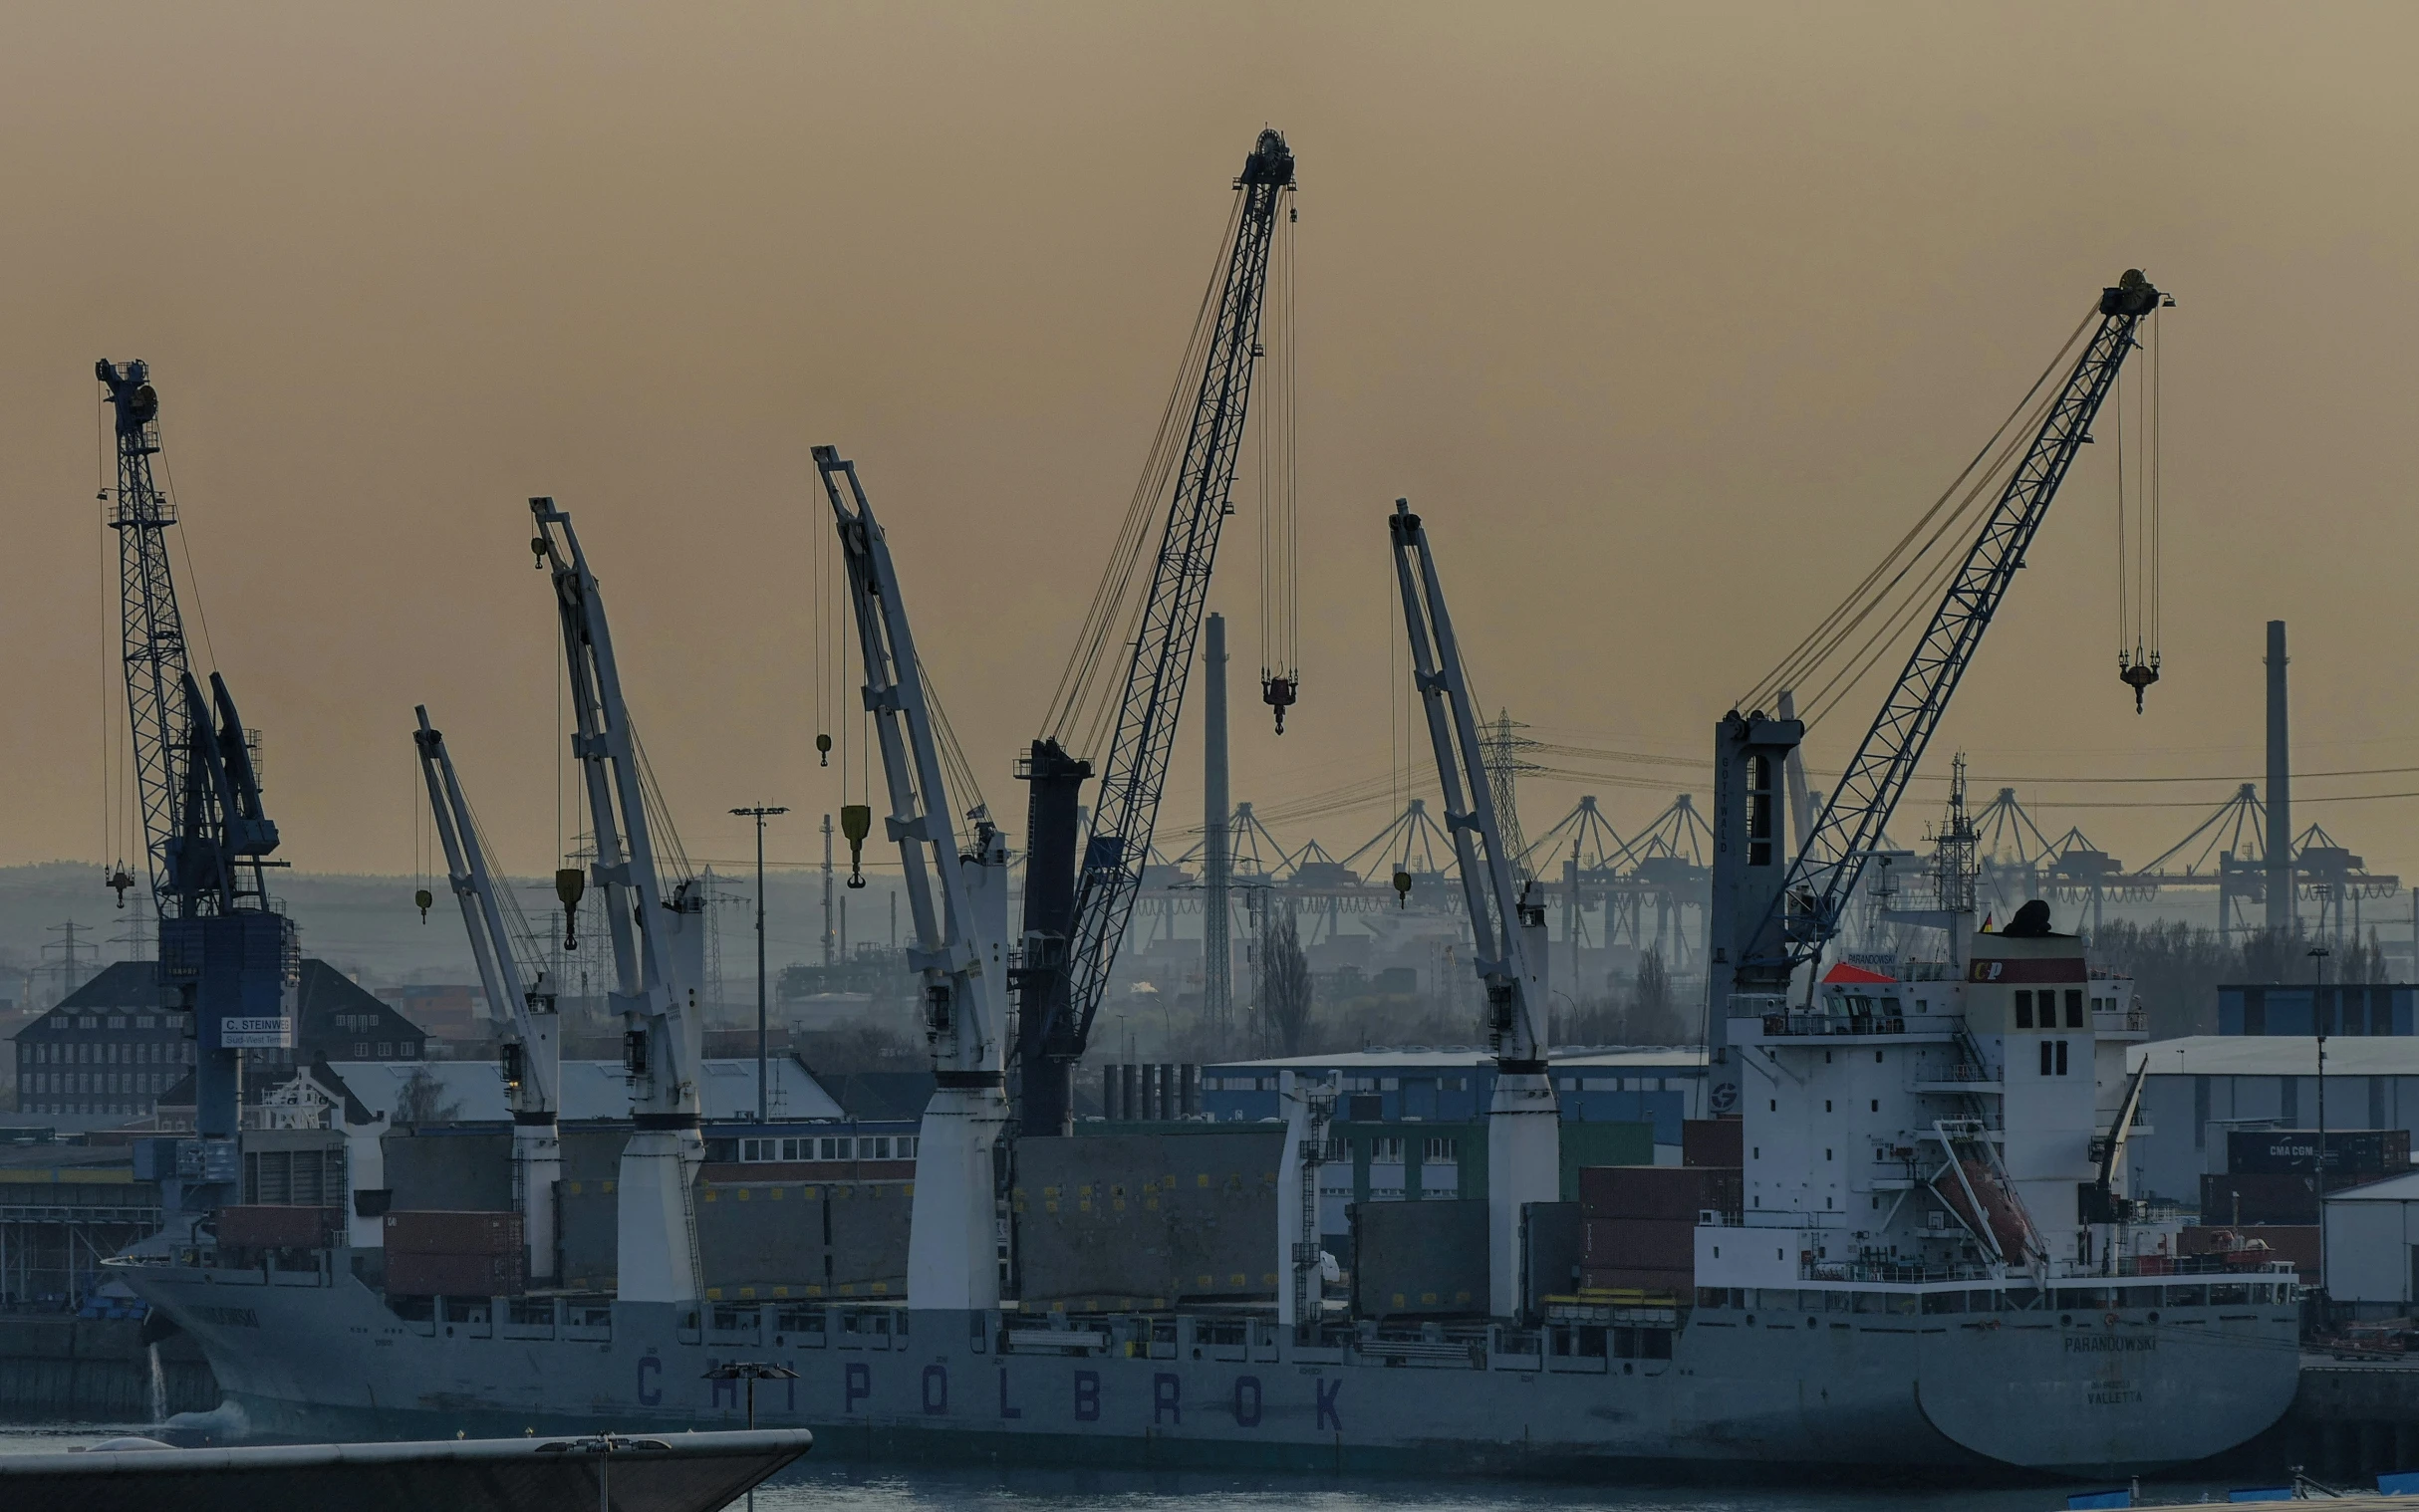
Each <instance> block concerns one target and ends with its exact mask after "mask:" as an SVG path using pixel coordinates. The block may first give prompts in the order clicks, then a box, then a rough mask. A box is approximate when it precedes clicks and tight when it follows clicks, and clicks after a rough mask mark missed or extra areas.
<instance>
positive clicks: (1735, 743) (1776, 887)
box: [1706, 269, 2172, 1113]
mask: <svg viewBox="0 0 2419 1512" xmlns="http://www.w3.org/2000/svg"><path fill="white" fill-rule="evenodd" d="M2162 303H2172V301H2166V300H2165V297H2164V296H2163V295H2161V294H2160V292H2159V291H2158V290H2157V289H2156V288H2154V287H2152V285H2151V283H2150V281H2149V280H2148V279H2146V278H2144V277H2143V276H2142V274H2141V272H2140V270H2139V269H2128V270H2127V271H2126V273H2125V275H2124V277H2123V278H2121V279H2119V280H2118V282H2117V283H2116V285H2115V286H2114V287H2112V288H2108V289H2103V290H2102V291H2101V292H2100V298H2099V302H2098V306H2097V315H2098V320H2099V324H2098V326H2097V328H2096V329H2093V330H2091V335H2090V338H2089V340H2088V342H2087V343H2086V344H2085V345H2084V347H2083V350H2082V352H2081V354H2080V355H2079V356H2078V357H2077V358H2076V359H2075V361H2074V366H2073V367H2072V369H2071V370H2069V371H2068V373H2067V375H2066V378H2065V381H2064V383H2063V385H2062V386H2061V387H2060V388H2058V389H2057V390H2056V391H2055V393H2054V394H2053V395H2052V396H2051V397H2050V398H2049V399H2048V400H2047V401H2046V402H2045V403H2043V404H2042V405H2041V406H2040V408H2039V411H2038V414H2039V418H2038V422H2037V428H2035V429H2033V430H2032V432H2031V437H2030V440H2029V442H2028V444H2025V446H2024V449H2023V450H2022V452H2021V454H2020V456H2019V455H2018V454H2017V453H2016V450H2015V447H2014V440H2012V441H2011V443H2010V445H2009V447H2008V449H2007V450H2005V451H2002V452H2000V453H1999V455H2000V457H2001V458H2003V459H2005V460H2012V461H2013V462H2014V466H2013V469H2012V470H2011V471H2010V472H2009V473H2008V478H2007V482H2006V484H2005V486H2004V487H2003V488H2002V489H2001V490H2000V492H1999V495H1998V498H1997V501H1996V503H1995V504H1993V505H1992V507H1991V508H1990V510H1989V512H1988V514H1987V515H1985V516H1984V518H1983V523H1982V529H1981V532H1980V534H1979V535H1978V536H1977V537H1976V538H1975V540H1974V544H1973V545H1972V546H1971V547H1970V548H1969V549H1968V550H1967V551H1966V553H1965V556H1964V558H1963V560H1962V561H1960V562H1958V563H1957V565H1956V566H1955V568H1954V569H1953V570H1952V571H1950V572H1949V573H1948V575H1947V592H1946V594H1945V595H1944V596H1943V597H1942V598H1941V600H1940V602H1939V603H1938V604H1937V605H1936V606H1935V607H1934V608H1933V610H1932V613H1931V620H1930V623H1929V624H1928V625H1927V626H1926V628H1925V630H1923V632H1922V636H1921V638H1920V639H1918V640H1917V642H1916V644H1915V648H1914V650H1913V652H1912V653H1911V654H1910V655H1909V656H1908V658H1907V663H1906V666H1905V668H1904V669H1903V670H1901V671H1900V673H1899V675H1898V680H1897V681H1896V682H1895V683H1894V684H1893V685H1892V686H1891V688H1890V692H1889V695H1888V696H1887V697H1886V698H1884V699H1883V700H1882V706H1881V712H1880V713H1879V714H1878V715H1876V716H1875V717H1874V720H1873V724H1872V727H1871V728H1870V729H1868V730H1867V731H1866V733H1865V736H1864V739H1863V741H1862V742H1861V743H1860V744H1859V745H1858V747H1857V750H1856V755H1855V757H1854V759H1853V760H1851V761H1850V762H1849V763H1848V766H1847V770H1846V772H1845V773H1844V774H1843V775H1842V776H1841V778H1840V780H1839V782H1838V784H1837V785H1836V786H1835V787H1834V788H1833V790H1832V793H1831V797H1830V801H1829V802H1828V803H1827V804H1825V805H1824V806H1823V809H1822V812H1821V814H1820V816H1819V817H1818V818H1817V819H1816V820H1815V822H1814V827H1813V831H1812V834H1811V835H1810V837H1809V838H1808V840H1807V842H1806V844H1805V845H1804V846H1803V847H1802V848H1801V849H1799V850H1798V853H1797V855H1796V857H1795V858H1794V859H1793V860H1792V859H1790V857H1789V854H1788V852H1789V847H1788V846H1787V844H1786V840H1785V836H1784V835H1783V833H1782V830H1781V825H1780V822H1779V820H1780V816H1779V813H1778V810H1779V807H1780V804H1779V801H1778V800H1779V797H1780V793H1779V791H1778V784H1779V782H1780V780H1781V778H1782V774H1783V771H1784V768H1785V765H1786V763H1787V760H1788V757H1789V756H1790V754H1791V753H1792V752H1793V751H1794V750H1795V749H1796V747H1797V746H1798V744H1799V743H1800V741H1802V739H1803V738H1804V734H1805V725H1804V723H1803V722H1802V721H1800V720H1797V719H1794V718H1792V719H1778V718H1769V717H1766V716H1765V715H1764V714H1763V713H1762V712H1761V710H1760V708H1757V707H1755V705H1756V703H1757V701H1758V700H1759V699H1760V697H1761V696H1762V695H1763V694H1764V692H1765V691H1767V690H1769V691H1771V692H1773V693H1777V691H1778V690H1779V689H1782V688H1795V689H1803V688H1804V687H1806V686H1807V685H1808V684H1807V682H1806V680H1805V674H1806V672H1807V671H1808V669H1809V668H1810V667H1811V666H1812V665H1814V664H1817V663H1820V662H1822V661H1824V660H1825V658H1827V657H1829V656H1831V655H1833V654H1834V653H1835V652H1836V651H1837V650H1839V649H1840V648H1841V647H1842V646H1843V645H1846V644H1849V643H1850V642H1851V641H1853V642H1854V644H1855V648H1854V649H1853V650H1851V651H1849V653H1848V654H1849V662H1848V664H1849V666H1850V667H1851V668H1854V667H1855V665H1856V663H1857V662H1858V660H1859V659H1862V660H1863V662H1864V664H1866V665H1869V664H1870V655H1873V654H1878V652H1868V648H1869V647H1870V646H1872V645H1873V644H1874V643H1875V641H1874V640H1872V639H1866V638H1864V637H1865V636H1866V634H1867V633H1868V631H1867V630H1866V621H1867V620H1868V619H1871V618H1875V617H1876V616H1877V614H1878V619H1879V621H1880V626H1879V628H1878V629H1876V630H1871V631H1870V633H1871V634H1873V635H1874V636H1876V637H1880V643H1881V644H1882V645H1884V646H1885V647H1886V645H1887V643H1888V640H1887V638H1886V637H1887V634H1888V631H1889V630H1890V629H1891V628H1892V626H1893V625H1894V624H1895V623H1899V622H1898V620H1897V617H1898V616H1899V615H1900V613H1901V609H1900V608H1899V607H1896V606H1893V607H1890V608H1887V609H1879V608H1878V601H1879V599H1880V597H1881V596H1882V595H1884V594H1887V593H1888V592H1890V591H1891V589H1892V588H1893V587H1894V586H1895V585H1896V584H1897V583H1898V582H1899V581H1900V579H1901V578H1904V577H1906V576H1909V575H1913V576H1914V578H1915V582H1916V584H1917V588H1916V590H1915V591H1914V595H1911V596H1910V599H1909V600H1908V601H1907V607H1908V608H1915V607H1920V603H1921V599H1920V597H1917V596H1919V595H1920V594H1921V592H1922V587H1923V585H1924V584H1925V582H1926V580H1927V579H1928V578H1929V576H1930V573H1929V569H1928V568H1927V569H1923V570H1921V571H1918V570H1917V569H1916V566H1915V564H1916V563H1917V562H1918V561H1919V560H1920V558H1921V555H1922V553H1923V551H1924V550H1925V549H1926V547H1927V546H1928V545H1929V542H1925V543H1924V544H1923V545H1915V546H1910V544H1909V543H1910V542H1914V541H1916V540H1917V539H1918V532H1922V531H1924V530H1925V529H1927V528H1928V527H1929V526H1930V525H1931V523H1932V522H1933V520H1934V519H1935V517H1936V516H1938V515H1939V514H1940V512H1941V511H1942V510H1943V509H1944V508H1946V507H1948V505H1949V504H1950V501H1951V498H1952V496H1953V495H1954V494H1955V492H1956V485H1954V484H1953V485H1952V487H1951V489H1950V491H1949V492H1948V493H1945V494H1943V495H1942V498H1941V501H1940V503H1938V504H1936V505H1935V506H1934V509H1933V512H1932V513H1931V514H1928V515H1927V516H1926V517H1925V521H1924V523H1923V524H1920V525H1919V526H1918V528H1917V532H1911V533H1910V536H1909V538H1908V540H1907V541H1902V543H1901V545H1900V548H1899V550H1898V551H1897V552H1894V553H1893V554H1892V557H1891V558H1890V559H1888V560H1885V563H1884V566H1883V568H1881V569H1877V570H1876V572H1875V574H1873V575H1872V576H1869V577H1868V578H1867V579H1866V580H1865V582H1864V583H1862V584H1860V585H1859V586H1858V588H1857V589H1856V590H1855V591H1854V592H1852V593H1851V594H1850V596H1849V599H1848V601H1847V603H1846V604H1844V605H1843V606H1842V607H1841V609H1840V610H1837V611H1834V612H1833V614H1832V615H1831V616H1830V617H1829V618H1828V619H1826V621H1825V622H1824V624H1823V625H1822V626H1821V627H1819V628H1818V629H1817V630H1816V631H1815V632H1814V634H1812V635H1809V636H1808V637H1807V639H1806V640H1805V641H1803V642H1801V643H1800V644H1799V646H1798V647H1797V648H1796V649H1795V650H1793V651H1792V652H1791V653H1790V655H1789V656H1787V657H1784V658H1783V659H1782V661H1781V663H1780V664H1779V665H1778V666H1777V667H1775V668H1774V670H1773V671H1772V673H1771V674H1769V675H1768V676H1767V677H1766V678H1765V680H1764V682H1763V683H1761V684H1759V685H1758V688H1757V690H1756V691H1755V692H1752V693H1750V694H1749V696H1748V697H1747V698H1743V699H1742V700H1740V701H1741V703H1742V704H1744V705H1747V706H1749V707H1750V708H1754V709H1755V711H1754V712H1751V713H1747V714H1742V713H1740V712H1739V711H1738V710H1737V709H1736V708H1735V709H1734V710H1733V711H1732V712H1731V713H1730V714H1729V715H1728V716H1726V717H1725V718H1724V719H1723V721H1722V723H1721V725H1720V727H1719V728H1718V731H1717V733H1716V738H1715V743H1714V752H1715V754H1714V766H1715V793H1716V798H1715V808H1714V813H1715V818H1714V834H1715V853H1714V867H1715V881H1714V893H1713V905H1712V919H1711V929H1710V934H1711V939H1712V942H1713V948H1714V958H1713V961H1712V963H1711V965H1710V967H1709V969H1708V971H1707V974H1706V975H1707V983H1706V986H1707V1004H1708V1017H1709V1023H1708V1039H1707V1044H1708V1045H1709V1046H1710V1047H1712V1056H1713V1059H1714V1061H1715V1069H1714V1072H1713V1077H1712V1082H1713V1098H1714V1101H1715V1106H1716V1111H1717V1112H1718V1113H1729V1112H1732V1111H1733V1110H1734V1109H1735V1108H1736V1106H1737V1099H1738V1091H1739V1072H1738V1068H1737V1065H1736V1064H1735V1058H1732V1057H1728V1056H1727V1055H1726V1054H1725V1050H1726V1048H1727V1043H1726V1042H1727V1034H1726V1025H1727V1021H1728V1020H1729V1018H1730V1017H1731V1016H1732V1015H1734V1014H1738V1013H1741V1012H1747V1013H1760V1012H1762V1011H1763V1009H1762V1007H1760V1006H1755V1000H1763V1001H1764V1002H1766V1003H1770V1004H1775V1005H1776V1004H1777V1003H1779V1002H1780V1001H1782V1000H1785V998H1786V996H1787V994H1788V989H1789V980H1790V976H1791V973H1792V972H1793V971H1794V970H1795V969H1796V968H1797V967H1798V966H1801V965H1804V964H1806V963H1807V962H1810V961H1812V960H1814V959H1816V958H1817V957H1818V956H1819V955H1820V954H1821V952H1822V950H1823V947H1824V946H1825V945H1827V944H1828V943H1829V942H1830V940H1831V939H1832V938H1833V936H1835V935H1836V934H1837V933H1838V931H1839V928H1840V924H1841V920H1842V918H1843V916H1844V915H1845V913H1846V909H1847V904H1848V900H1849V897H1850V894H1851V893H1852V892H1853V891H1854V890H1855V886H1856V881H1857V878H1858V876H1859V875H1860V873H1861V872H1862V870H1863V868H1864V865H1865V862H1866V859H1867V858H1868V857H1869V856H1870V855H1871V854H1872V853H1873V852H1874V851H1875V850H1876V849H1878V848H1879V847H1880V846H1881V844H1882V829H1883V827H1884V826H1885V825H1886V824H1888V822H1889V819H1890V815H1891V812H1892V810H1894V809H1895V808H1896V807H1897V805H1898V801H1899V799H1900V797H1901V796H1902V795H1903V794H1904V793H1905V792H1906V788H1907V784H1908V782H1909V780H1910V779H1911V778H1912V777H1913V776H1914V774H1915V768H1916V766H1917V764H1918V763H1919V762H1920V761H1921V760H1922V759H1923V754H1924V748H1925V746H1926V745H1928V744H1929V743H1930V741H1931V738H1932V734H1933V731H1934V730H1936V729H1938V728H1939V726H1940V721H1941V717H1942V716H1943V715H1944V714H1946V713H1947V712H1948V708H1949V700H1950V698H1951V696H1952V695H1954V694H1955V693H1956V691H1957V684H1958V681H1959V679H1960V678H1961V677H1963V676H1964V675H1965V672H1966V668H1967V667H1968V666H1969V665H1971V664H1972V663H1973V659H1974V653H1975V651H1976V649H1977V648H1978V647H1979V646H1980V645H1981V644H1982V638H1983V632H1984V631H1985V630H1988V629H1989V628H1990V625H1991V621H1992V618H1993V616H1994V615H1995V614H1996V613H1997V612H1998V610H1999V607H2000V604H2001V602H2002V601H2003V600H2005V599H2006V597H2007V594H2008V589H2009V587H2010V586H2011V585H2012V584H2013V583H2014V581H2015V578H2016V569H2017V568H2019V567H2021V566H2023V564H2024V553H2025V551H2026V550H2027V548H2029V547H2030V546H2031V544H2032V538H2033V535H2034V534H2035V533H2036V532H2037V531H2038V530H2039V529H2040V524H2041V521H2042V519H2043V518H2044V517H2045V516H2046V515H2047V513H2048V509H2049V504H2050V501H2051V500H2052V499H2054V498H2055V497H2056V496H2057V491H2058V485H2059V484H2061V483H2062V482H2064V481H2065V477H2066V473H2067V470H2068V468H2070V467H2071V466H2072V465H2073V463H2074V457H2075V453H2076V451H2077V450H2078V449H2080V448H2081V447H2082V445H2083V444H2084V443H2085V442H2086V441H2088V440H2089V439H2090V431H2091V422H2092V419H2093V417H2094V416H2095V415H2097V414H2098V413H2099V410H2100V405H2101V403H2102V401H2104V400H2105V399H2106V398H2107V396H2108V393H2109V390H2110V388H2111V387H2112V386H2113V385H2114V384H2115V382H2116V378H2117V374H2118V372H2119V370H2120V369H2121V368H2122V367H2123V366H2124V362H2125V359H2126V357H2127V356H2128V355H2129V354H2130V353H2131V352H2132V351H2133V350H2134V349H2135V347H2136V346H2137V345H2139V343H2138V340H2137V337H2136V331H2137V328H2139V327H2140V326H2141V324H2142V322H2143V321H2144V320H2145V319H2147V318H2149V317H2150V315H2151V314H2152V312H2154V311H2156V310H2158V309H2159V308H2160V307H2161V305H2162ZM2090 328H2091V317H2090V316H2086V317H2085V318H2084V321H2083V323H2082V325H2080V326H2078V327H2076V331H2075V337H2074V338H2069V340H2068V345H2067V349H2066V350H2072V346H2073V342H2074V340H2075V339H2076V338H2080V337H2081V336H2082V335H2083V333H2084V331H2085V330H2086V329H2090ZM2063 360H2064V352H2063V351H2061V352H2060V354H2059V356H2058V358H2057V359H2054V360H2053V361H2052V363H2051V366H2050V369H2049V370H2048V371H2047V372H2044V373H2043V375H2042V378H2041V379H2040V380H2038V381H2036V383H2035V388H2034V391H2035V392H2039V391H2040V390H2041V388H2042V387H2043V386H2044V385H2045V383H2046V380H2047V378H2049V376H2050V374H2052V373H2054V372H2055V370H2056V366H2057V363H2058V362H2061V361H2063ZM2031 400H2032V395H2031V394H2027V395H2026V397H2025V400H2024V402H2022V403H2019V405H2018V406H2017V410H2016V414H2014V415H2012V416H2011V417H2010V419H2009V420H2008V422H2007V423H2006V424H2004V425H2003V426H2002V427H2001V433H2000V434H2001V435H2013V437H2014V438H2016V439H2020V438H2021V436H2022V433H2023V427H2022V426H2021V424H2020V419H2021V418H2022V417H2023V416H2024V414H2025V412H2026V409H2027V407H2028V406H2029V405H2030V404H2031ZM1999 446H2000V436H1994V437H1993V439H1992V441H1991V443H1989V444H1987V445H1986V446H1985V448H1984V450H1983V452H1982V453H1981V454H1979V455H1978V456H1977V458H1976V459H1975V462H1974V463H1972V464H1969V468H1968V475H1975V474H1976V469H1977V468H1982V469H1983V470H1982V471H1981V472H1980V474H1979V477H1978V480H1977V482H1976V485H1975V488H1974V490H1973V492H1971V493H1969V494H1968V496H1967V497H1968V499H1969V500H1972V499H1976V498H1979V497H1980V494H1981V491H1982V488H1983V486H1984V485H1985V484H1986V483H1987V482H1988V480H1989V478H1991V477H1992V476H1994V475H1996V472H1997V470H1998V465H1997V464H1995V465H1991V466H1985V463H1986V460H1987V459H1989V458H1990V457H1991V456H1992V454H1993V452H1994V451H1995V449H1997V448H1998V447H1999ZM1960 481H1961V482H1962V481H1963V479H1962V478H1961V480H1960ZM1956 518H1957V517H1956V515H1955V514H1951V515H1950V516H1949V517H1948V520H1947V521H1945V522H1943V523H1942V525H1941V528H1940V529H1939V530H1937V531H1934V532H1933V533H1932V535H1931V539H1932V540H1938V539H1940V538H1941V535H1942V534H1943V533H1945V531H1946V528H1947V526H1948V525H1949V524H1953V523H1954V522H1955V519H1956ZM1894 563H1903V565H1900V566H1898V567H1897V569H1896V571H1897V574H1898V576H1895V577H1894V576H1891V570H1892V567H1893V564H1894ZM1877 584H1880V585H1882V586H1881V590H1880V593H1878V594H1877V593H1873V592H1872V590H1874V589H1875V587H1876V585H1877ZM1854 681H1855V678H1854V675H1853V672H1852V671H1851V672H1847V673H1842V674H1840V676H1839V678H1837V679H1835V681H1834V682H1833V683H1832V684H1830V685H1831V686H1834V687H1837V686H1839V685H1840V683H1841V682H1844V683H1845V685H1846V686H1850V687H1852V686H1853V685H1854ZM1843 691H1844V689H1843ZM1963 946H1964V941H1963V940H1954V941H1952V953H1953V954H1962V952H1963ZM1734 999H1738V1000H1743V1001H1741V1002H1735V1001H1734Z"/></svg>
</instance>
